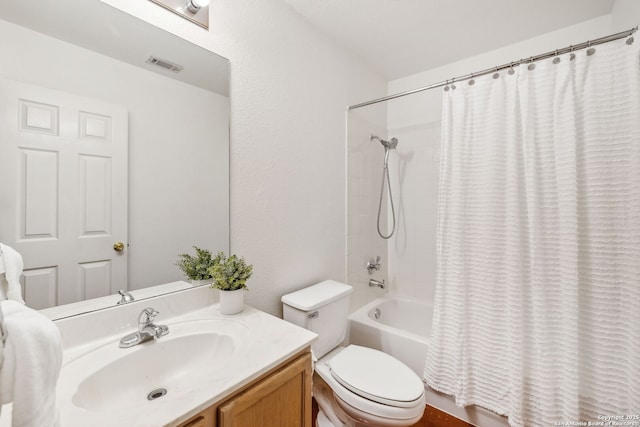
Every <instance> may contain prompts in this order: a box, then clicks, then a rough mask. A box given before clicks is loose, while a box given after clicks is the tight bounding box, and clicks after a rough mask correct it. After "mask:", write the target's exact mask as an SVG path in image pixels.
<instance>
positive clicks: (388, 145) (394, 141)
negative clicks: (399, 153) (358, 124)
mask: <svg viewBox="0 0 640 427" xmlns="http://www.w3.org/2000/svg"><path fill="white" fill-rule="evenodd" d="M369 141H380V144H382V146H383V147H384V148H388V149H393V148H396V146H397V145H398V138H391V139H390V140H388V141H385V140H384V139H382V138H380V137H379V136H376V135H369Z"/></svg>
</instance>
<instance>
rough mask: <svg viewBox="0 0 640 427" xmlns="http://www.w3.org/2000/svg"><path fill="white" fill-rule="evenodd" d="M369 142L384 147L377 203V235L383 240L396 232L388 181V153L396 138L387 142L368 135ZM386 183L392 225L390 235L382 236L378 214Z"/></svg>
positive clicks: (396, 141)
mask: <svg viewBox="0 0 640 427" xmlns="http://www.w3.org/2000/svg"><path fill="white" fill-rule="evenodd" d="M369 141H379V142H380V144H382V146H383V147H384V167H383V169H382V186H381V187H380V202H379V203H378V234H379V235H380V237H382V238H383V239H388V238H390V237H391V236H393V233H394V232H395V230H396V211H395V209H394V207H393V195H392V194H391V180H390V179H389V153H390V152H391V150H393V149H395V148H396V146H397V145H398V138H391V139H390V140H388V141H385V140H384V139H382V138H380V137H379V136H376V135H369ZM385 180H386V182H387V189H388V192H389V204H390V205H391V216H392V219H393V225H392V226H391V233H390V234H388V235H384V234H382V231H381V230H380V213H381V211H382V197H383V195H384V183H385Z"/></svg>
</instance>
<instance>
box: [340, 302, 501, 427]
mask: <svg viewBox="0 0 640 427" xmlns="http://www.w3.org/2000/svg"><path fill="white" fill-rule="evenodd" d="M376 314H377V316H376ZM376 317H377V318H376ZM432 317H433V306H432V305H430V304H425V303H422V302H419V301H416V300H413V299H410V298H404V297H401V296H385V297H381V298H378V299H376V300H375V301H373V302H371V303H370V304H367V305H365V306H364V307H362V308H361V309H359V310H357V311H356V312H354V313H353V314H351V315H350V316H349V342H350V343H351V344H357V345H362V346H366V347H371V348H375V349H378V350H382V351H384V352H385V353H387V354H390V355H392V356H393V357H395V358H396V359H398V360H400V361H402V362H403V363H404V364H405V365H407V366H409V367H410V368H411V369H412V370H413V371H414V372H415V373H416V374H418V376H419V377H420V378H422V374H423V370H424V363H425V359H426V357H427V348H428V347H429V336H430V335H431V319H432ZM425 392H426V397H427V405H429V406H432V407H434V408H438V409H440V410H441V411H444V412H447V413H449V414H451V415H453V416H455V417H458V418H460V419H462V420H465V421H467V422H469V423H471V424H474V425H476V426H479V427H502V426H505V427H508V425H509V424H508V423H507V419H506V418H505V417H501V416H499V415H496V414H494V413H493V412H491V411H488V410H486V409H484V408H480V407H477V406H470V407H466V408H460V407H458V406H456V404H455V402H454V401H453V399H452V398H451V397H449V396H447V395H445V394H442V393H438V392H436V391H434V390H432V389H431V388H430V387H428V386H425Z"/></svg>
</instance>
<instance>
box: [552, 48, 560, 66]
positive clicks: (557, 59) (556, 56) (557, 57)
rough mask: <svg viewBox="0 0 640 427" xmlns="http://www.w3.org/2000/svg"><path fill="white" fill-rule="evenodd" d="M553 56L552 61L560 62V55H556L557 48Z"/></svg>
mask: <svg viewBox="0 0 640 427" xmlns="http://www.w3.org/2000/svg"><path fill="white" fill-rule="evenodd" d="M554 56H555V58H553V63H554V64H559V63H560V57H559V56H558V49H556V53H555V54H554Z"/></svg>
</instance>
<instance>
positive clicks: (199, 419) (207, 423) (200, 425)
mask: <svg viewBox="0 0 640 427" xmlns="http://www.w3.org/2000/svg"><path fill="white" fill-rule="evenodd" d="M214 415H215V412H214V411H213V410H212V409H211V408H207V409H205V410H204V411H202V412H200V413H199V414H198V415H196V416H195V417H193V418H191V419H190V420H189V421H185V422H184V423H182V424H180V425H179V426H178V427H215V424H214V423H213V421H214V418H215V417H214Z"/></svg>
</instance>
